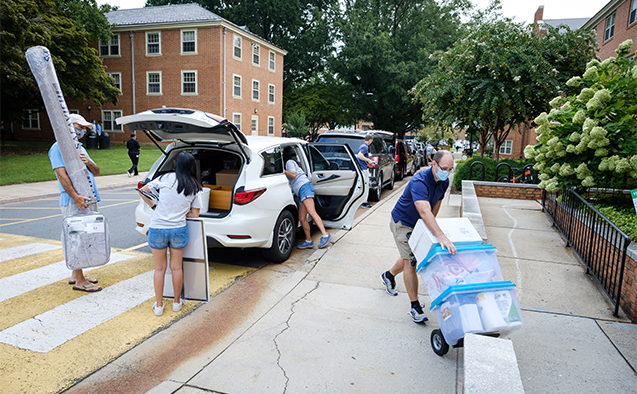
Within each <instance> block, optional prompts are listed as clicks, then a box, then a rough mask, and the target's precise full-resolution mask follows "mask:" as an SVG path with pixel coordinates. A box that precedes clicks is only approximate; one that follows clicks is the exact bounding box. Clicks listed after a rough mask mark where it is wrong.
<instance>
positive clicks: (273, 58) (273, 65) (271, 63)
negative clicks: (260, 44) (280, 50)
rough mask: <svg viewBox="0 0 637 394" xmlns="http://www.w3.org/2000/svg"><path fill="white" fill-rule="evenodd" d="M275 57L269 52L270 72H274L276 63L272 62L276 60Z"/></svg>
mask: <svg viewBox="0 0 637 394" xmlns="http://www.w3.org/2000/svg"><path fill="white" fill-rule="evenodd" d="M275 56H276V55H275V54H274V52H272V51H270V66H269V67H270V71H274V70H275V65H276V63H275V62H274V60H275V59H276V57H275Z"/></svg>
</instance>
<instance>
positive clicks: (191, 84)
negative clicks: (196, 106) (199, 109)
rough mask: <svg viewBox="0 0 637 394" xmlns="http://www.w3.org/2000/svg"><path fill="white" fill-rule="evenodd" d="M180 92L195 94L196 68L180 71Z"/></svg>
mask: <svg viewBox="0 0 637 394" xmlns="http://www.w3.org/2000/svg"><path fill="white" fill-rule="evenodd" d="M181 94H184V95H190V96H192V95H196V94H197V70H194V71H182V72H181Z"/></svg>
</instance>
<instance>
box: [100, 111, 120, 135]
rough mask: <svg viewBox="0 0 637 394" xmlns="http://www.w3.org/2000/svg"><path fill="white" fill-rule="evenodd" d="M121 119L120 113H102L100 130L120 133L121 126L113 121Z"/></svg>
mask: <svg viewBox="0 0 637 394" xmlns="http://www.w3.org/2000/svg"><path fill="white" fill-rule="evenodd" d="M121 117H122V111H117V110H112V111H102V128H103V130H108V131H121V130H122V126H121V125H118V124H117V123H115V119H117V118H121Z"/></svg>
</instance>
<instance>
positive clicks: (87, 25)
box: [55, 0, 118, 41]
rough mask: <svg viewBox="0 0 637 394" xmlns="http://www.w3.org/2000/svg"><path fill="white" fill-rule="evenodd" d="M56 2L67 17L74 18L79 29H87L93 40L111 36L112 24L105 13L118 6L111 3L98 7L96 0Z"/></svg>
mask: <svg viewBox="0 0 637 394" xmlns="http://www.w3.org/2000/svg"><path fill="white" fill-rule="evenodd" d="M55 4H56V5H57V8H58V9H59V10H60V11H62V12H63V13H64V15H65V16H66V17H67V18H70V19H73V21H74V22H75V28H76V29H77V30H78V31H82V30H86V31H87V32H88V33H89V34H90V35H91V41H92V40H102V41H108V39H109V38H110V37H111V26H110V24H109V23H108V19H106V17H105V16H104V13H105V12H110V11H115V10H117V9H118V7H111V6H110V5H109V4H103V5H102V6H100V7H98V6H97V3H96V2H95V0H55Z"/></svg>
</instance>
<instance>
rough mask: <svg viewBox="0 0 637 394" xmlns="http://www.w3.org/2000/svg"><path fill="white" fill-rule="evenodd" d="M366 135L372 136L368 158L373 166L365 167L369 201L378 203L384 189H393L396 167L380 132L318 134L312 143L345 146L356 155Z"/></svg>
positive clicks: (331, 132)
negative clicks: (367, 170) (367, 171)
mask: <svg viewBox="0 0 637 394" xmlns="http://www.w3.org/2000/svg"><path fill="white" fill-rule="evenodd" d="M367 134H372V135H373V136H374V140H373V141H372V144H371V145H370V146H369V158H370V160H372V161H373V162H374V166H371V165H370V166H368V167H367V168H368V169H369V200H371V201H378V200H380V197H381V192H382V190H383V188H384V187H386V188H387V189H389V190H391V189H393V188H394V167H395V166H396V163H395V161H394V156H393V155H392V154H391V153H390V152H389V148H388V146H387V143H386V142H385V140H384V138H383V133H382V132H374V131H371V132H355V131H343V132H337V131H330V132H327V133H322V134H319V136H318V137H317V139H316V141H314V142H317V143H321V142H323V143H334V144H347V145H348V146H349V147H350V149H351V150H352V151H353V152H354V154H356V153H357V152H358V148H360V146H361V144H363V143H364V142H365V135H367Z"/></svg>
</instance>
